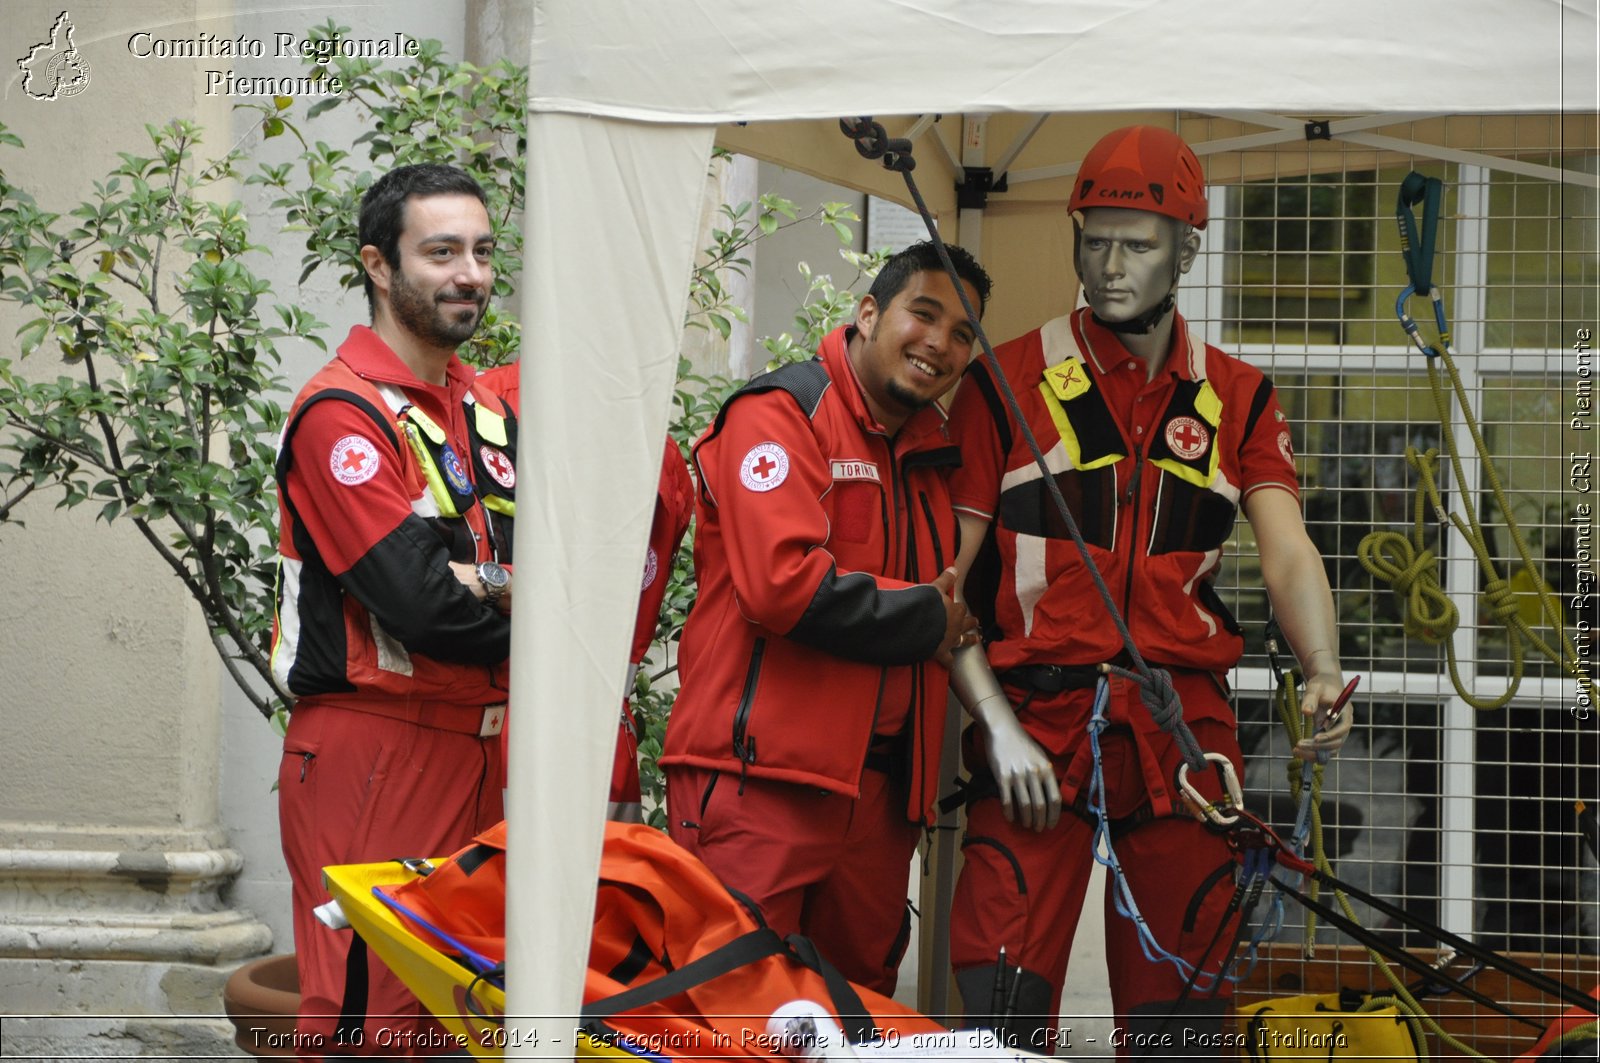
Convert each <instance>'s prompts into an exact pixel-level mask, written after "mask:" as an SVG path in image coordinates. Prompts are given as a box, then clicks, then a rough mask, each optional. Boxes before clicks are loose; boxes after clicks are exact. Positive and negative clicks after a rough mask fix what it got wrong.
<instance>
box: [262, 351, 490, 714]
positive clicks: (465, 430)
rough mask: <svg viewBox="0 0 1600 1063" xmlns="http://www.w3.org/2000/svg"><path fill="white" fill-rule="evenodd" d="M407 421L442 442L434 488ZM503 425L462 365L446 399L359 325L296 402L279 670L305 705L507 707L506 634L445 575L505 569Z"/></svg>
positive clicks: (284, 510)
mask: <svg viewBox="0 0 1600 1063" xmlns="http://www.w3.org/2000/svg"><path fill="white" fill-rule="evenodd" d="M479 404H482V415H481V416H480V415H479V409H478V406H479ZM406 407H414V410H412V411H411V412H408V413H407V417H406V420H407V421H408V422H410V423H412V424H413V425H415V424H418V423H419V420H418V418H417V417H416V414H417V413H418V412H420V413H421V414H422V415H424V417H425V418H426V420H427V421H428V422H430V423H431V424H432V425H433V426H436V427H437V428H438V429H440V430H441V432H442V442H435V441H433V440H429V441H428V443H427V444H426V445H427V446H430V447H432V452H433V453H435V454H437V457H436V458H434V459H432V460H431V461H430V462H429V464H432V465H433V466H434V479H435V482H436V484H437V489H435V488H430V486H429V483H428V475H427V470H426V467H425V465H424V462H423V461H422V460H421V459H419V458H418V456H417V454H416V453H414V450H413V447H412V446H411V445H410V444H409V443H408V442H407V439H406V434H405V433H406V429H405V426H404V425H403V424H402V421H401V418H400V417H399V416H398V415H397V414H398V411H399V410H400V409H402V408H406ZM504 413H505V407H504V406H503V405H502V403H501V402H500V400H499V399H497V398H495V397H494V396H493V395H492V394H491V393H490V392H488V391H487V390H484V389H480V388H477V387H475V386H474V374H473V371H472V370H471V369H470V368H468V367H467V366H465V365H463V364H462V363H461V362H459V361H456V360H454V359H452V360H451V362H450V365H449V368H448V379H447V382H446V384H445V385H444V386H442V387H441V386H434V385H430V384H425V383H423V382H422V381H420V380H418V379H417V378H416V376H415V374H413V373H412V372H411V370H410V369H409V368H407V366H406V365H405V364H404V363H403V362H401V361H400V359H399V358H398V357H397V356H396V355H395V354H394V352H393V351H391V350H390V349H389V347H388V346H387V345H386V344H385V343H384V342H383V341H382V340H381V339H379V338H378V336H377V334H376V333H374V332H373V331H372V330H371V329H369V328H366V327H364V326H357V327H356V328H354V329H352V330H351V331H350V335H349V337H348V338H347V339H346V340H345V342H344V344H343V345H342V346H341V347H340V348H339V352H338V356H337V357H336V358H334V359H333V360H332V361H331V362H329V363H328V364H327V365H326V366H324V367H323V368H322V369H321V370H320V371H319V372H318V373H317V375H316V376H314V377H313V378H312V379H311V381H310V382H309V383H308V384H307V385H306V386H305V388H304V389H302V390H301V392H300V394H299V395H298V396H297V397H296V398H295V402H294V405H293V406H292V407H291V409H290V411H289V419H288V426H287V427H286V428H285V430H284V441H283V443H282V444H281V445H280V449H279V457H278V498H279V522H280V533H279V553H280V555H281V560H280V566H279V579H278V610H277V616H276V623H275V625H274V630H273V646H272V664H273V672H274V674H275V675H276V676H277V678H278V680H279V682H281V683H283V684H284V685H285V686H286V687H287V689H288V690H289V691H290V692H291V693H293V694H294V695H296V696H297V697H298V698H299V699H300V704H314V701H313V700H312V699H315V698H318V697H327V698H329V699H330V700H334V701H337V702H338V703H340V704H345V705H348V704H350V703H351V702H352V701H360V700H363V699H368V698H371V699H377V700H396V699H398V700H400V701H402V702H405V703H408V704H416V703H421V702H435V703H442V704H448V705H454V706H478V705H488V704H493V703H494V702H502V701H504V700H505V699H506V678H507V672H506V655H507V653H508V652H509V649H510V632H511V624H510V621H509V620H508V619H507V618H506V617H504V616H501V615H500V613H498V612H497V611H495V610H494V609H491V608H489V607H487V606H486V605H484V604H483V603H482V602H480V601H479V600H478V599H477V598H475V597H474V596H473V594H472V593H471V591H469V590H468V589H467V588H466V587H465V586H463V585H462V584H461V582H460V581H459V580H457V579H456V577H455V576H454V575H453V574H452V572H451V570H450V568H449V562H450V561H461V562H469V563H470V562H476V561H487V560H493V559H496V558H498V559H500V560H502V561H504V560H506V559H507V558H508V557H509V553H508V551H509V549H510V526H509V522H508V521H505V520H504V519H503V516H502V515H500V514H497V515H496V517H495V519H493V520H491V519H490V516H489V513H488V512H487V510H486V506H485V504H484V502H485V500H487V499H498V500H500V501H496V502H494V503H493V504H495V505H497V506H498V507H499V508H500V509H502V510H503V509H505V508H506V507H505V506H504V505H502V504H501V502H503V500H504V498H505V497H507V496H509V494H510V492H511V490H512V489H513V488H514V486H515V482H516V469H515V462H516V450H515V442H516V436H515V419H514V418H512V417H507V416H503V414H504ZM497 437H498V438H497ZM452 506H453V507H454V508H455V510H456V511H457V513H458V514H459V515H457V516H451V515H450V514H449V512H447V507H452Z"/></svg>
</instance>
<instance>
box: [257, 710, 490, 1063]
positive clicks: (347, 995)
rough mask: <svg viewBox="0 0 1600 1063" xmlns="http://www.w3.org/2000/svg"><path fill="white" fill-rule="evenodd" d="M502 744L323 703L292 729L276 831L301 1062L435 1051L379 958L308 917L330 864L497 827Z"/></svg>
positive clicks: (424, 848)
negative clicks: (296, 978) (289, 920)
mask: <svg viewBox="0 0 1600 1063" xmlns="http://www.w3.org/2000/svg"><path fill="white" fill-rule="evenodd" d="M498 741H499V739H498V738H479V737H477V736H476V735H466V734H457V733H454V732H450V731H439V730H433V729H430V728H424V727H418V726H416V725H414V724H410V723H405V722H402V721H399V720H391V719H387V718H385V717H381V716H374V715H372V714H370V713H364V712H357V711H352V710H348V709H341V708H337V707H334V706H330V705H327V704H325V703H319V704H318V705H316V706H315V707H305V708H301V709H298V710H296V711H295V713H294V714H293V716H292V717H291V718H290V721H289V733H288V735H287V736H286V737H285V738H284V742H283V762H282V764H281V765H280V766H279V769H278V824H279V828H280V832H281V834H282V837H283V855H284V859H285V860H286V861H287V862H288V865H289V877H290V879H291V880H292V883H293V887H294V893H293V907H294V946H295V955H296V957H297V963H298V967H299V972H300V1018H299V1023H298V1026H297V1028H296V1036H297V1048H298V1049H299V1052H300V1058H301V1059H306V1060H318V1059H321V1058H322V1056H323V1055H325V1054H326V1055H381V1056H406V1055H411V1054H413V1050H416V1054H418V1055H428V1054H433V1053H436V1052H437V1048H431V1049H429V1048H427V1046H428V1044H429V1040H428V1035H429V1032H430V1031H434V1024H433V1019H432V1018H431V1017H430V1016H429V1015H428V1014H427V1012H425V1011H424V1010H423V1009H422V1006H421V1005H420V1004H419V1003H418V1002H417V999H416V997H414V996H413V995H412V994H411V992H410V990H408V989H406V987H405V985H404V984H403V983H402V982H401V981H400V980H399V979H398V978H396V977H395V976H394V974H393V973H391V972H390V970H389V968H388V967H386V966H385V965H384V964H383V963H382V962H381V961H380V960H378V958H377V957H376V956H375V955H371V954H367V955H365V957H364V962H363V956H362V955H361V953H362V951H364V946H362V945H361V944H360V943H359V941H358V939H357V938H356V936H355V934H354V932H353V931H350V930H330V929H328V928H327V927H326V926H324V925H323V924H322V923H320V922H319V921H318V920H317V919H316V917H315V916H314V915H313V914H312V910H313V909H315V908H316V907H317V906H318V905H320V904H323V903H325V902H327V901H328V900H329V896H328V892H327V890H325V889H324V888H323V886H322V869H323V867H324V866H326V865H329V864H357V863H371V862H375V861H380V860H391V859H394V858H396V857H408V856H421V857H431V856H444V855H448V854H450V853H452V852H455V851H456V850H457V849H459V848H461V847H462V846H463V845H466V844H467V843H468V842H469V841H470V840H471V839H472V836H473V835H474V834H476V833H478V832H479V831H481V830H484V829H485V828H487V827H490V826H492V825H494V824H495V823H497V822H499V821H500V820H501V819H503V818H504V813H503V811H502V807H501V790H502V788H503V787H504V786H505V773H504V771H503V769H502V766H501V758H500V751H499V749H498V748H497V743H498ZM341 1031H342V1038H341V1036H340V1032H341ZM341 1040H342V1041H343V1042H344V1043H343V1044H340V1043H339V1042H340V1041H341ZM434 1043H435V1044H436V1043H437V1041H436V1040H435V1042H434Z"/></svg>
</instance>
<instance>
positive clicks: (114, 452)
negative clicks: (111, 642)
mask: <svg viewBox="0 0 1600 1063" xmlns="http://www.w3.org/2000/svg"><path fill="white" fill-rule="evenodd" d="M145 133H146V136H147V137H148V139H149V150H148V152H147V153H142V154H135V153H131V152H124V153H122V154H121V158H122V163H121V165H119V166H117V167H116V168H115V169H114V170H112V171H111V173H110V174H108V175H107V176H106V178H105V179H104V180H103V181H97V182H95V185H94V190H95V191H94V195H93V196H92V197H91V198H89V199H88V200H86V201H84V202H83V203H80V204H78V205H76V206H73V207H70V208H68V209H67V210H66V211H65V212H63V213H56V212H54V211H52V210H48V209H46V208H44V207H42V206H41V205H40V204H39V203H37V202H36V201H35V200H34V198H33V197H32V196H30V195H29V194H28V193H27V192H25V191H24V190H22V189H21V188H18V187H17V186H15V185H12V184H10V183H8V182H7V181H6V180H5V178H4V176H3V174H4V170H3V169H0V299H4V300H5V301H7V302H11V303H16V304H19V305H20V306H22V307H24V308H25V311H26V314H27V315H31V316H29V319H28V320H27V321H26V322H25V323H24V324H23V326H22V327H21V329H20V330H19V331H18V333H17V339H18V343H17V355H16V357H15V358H13V357H10V356H0V522H4V521H7V520H10V521H17V520H18V516H19V513H18V509H17V507H18V505H19V504H20V503H21V502H22V501H23V500H24V499H26V498H28V497H29V496H31V495H34V494H35V493H51V492H54V493H56V494H57V495H58V501H57V506H58V507H65V508H69V509H70V508H75V507H77V506H81V505H83V504H85V503H89V504H92V505H96V506H98V507H99V511H98V514H97V516H98V519H100V520H104V521H106V522H107V523H110V522H112V521H118V520H121V521H127V522H129V523H131V524H132V525H133V527H134V528H135V529H137V531H138V532H139V534H140V535H141V536H142V537H143V539H144V540H145V542H146V543H148V544H149V546H150V548H151V550H152V551H154V553H155V554H156V556H157V557H159V558H160V559H161V561H162V562H163V563H164V564H165V565H167V567H168V568H169V569H171V571H172V572H173V573H174V575H176V576H177V577H178V578H179V579H180V580H181V581H182V582H183V585H184V587H185V588H186V589H187V590H188V592H189V594H190V595H191V596H192V597H193V598H194V599H195V600H196V601H197V602H199V603H200V606H201V607H202V609H203V610H204V611H205V616H206V620H207V621H208V625H209V628H210V632H211V639H212V642H213V644H214V645H215V646H216V649H217V652H218V653H219V654H220V655H221V658H222V661H223V663H224V665H225V666H226V668H227V670H228V672H229V674H230V675H231V676H232V678H233V679H234V681H235V682H236V683H237V684H238V686H239V688H240V689H241V690H243V691H244V693H245V695H246V696H247V697H248V698H249V699H250V701H251V703H252V704H254V705H255V707H256V708H257V709H259V710H260V711H261V712H262V713H264V714H269V715H270V714H271V713H272V712H273V711H274V710H275V709H276V708H279V707H280V706H281V704H282V700H281V699H282V691H279V690H277V689H276V688H275V687H274V685H273V682H272V675H271V668H270V665H269V662H268V657H267V640H268V638H269V636H270V629H271V620H272V572H273V558H274V553H273V546H272V540H271V537H270V530H271V528H272V525H273V519H274V510H275V506H274V505H273V499H272V490H271V483H270V480H271V475H272V461H273V451H272V448H273V440H274V438H275V435H276V433H277V431H278V430H279V429H281V428H282V425H283V409H282V407H281V406H280V405H279V404H278V402H277V399H276V396H277V395H278V394H279V393H280V392H281V380H280V379H279V377H278V375H277V368H278V361H279V359H278V353H277V348H276V344H277V342H278V341H280V340H283V339H286V338H288V337H298V338H303V339H307V340H309V341H311V342H312V343H315V344H317V345H319V346H321V345H322V340H321V339H320V338H319V337H318V335H317V331H318V330H319V329H320V328H322V323H321V322H319V321H317V320H316V319H315V318H313V317H312V316H310V315H309V314H307V313H305V312H304V311H303V310H301V309H300V308H299V307H297V306H295V305H293V304H291V303H286V302H281V301H276V300H274V299H273V298H272V295H271V292H270V291H269V289H268V286H267V284H266V282H265V281H263V280H262V279H261V278H260V277H258V276H257V275H256V274H255V273H254V272H253V271H252V270H251V268H250V266H249V264H248V259H249V255H250V253H251V252H255V251H260V250H262V248H260V247H259V246H258V245H257V244H255V243H254V242H253V241H252V238H251V233H250V224H249V221H248V219H247V218H246V216H245V214H244V209H243V207H242V205H241V204H240V203H239V202H238V201H237V200H235V199H231V198H228V197H227V194H226V193H227V191H228V190H229V188H230V182H231V181H232V180H233V179H234V177H235V176H236V171H237V168H238V167H239V165H240V164H241V163H242V161H243V158H244V152H243V148H242V146H241V145H238V144H236V145H234V146H233V147H232V148H231V149H229V150H227V151H225V152H223V153H222V154H221V155H219V156H217V157H216V158H214V159H212V160H210V161H209V162H208V161H206V160H205V159H204V158H203V157H202V156H201V154H200V146H201V139H200V130H199V128H198V127H197V126H195V125H194V124H193V123H190V122H183V121H174V122H170V123H168V124H166V125H162V126H153V125H152V126H146V127H145ZM0 147H4V148H13V149H18V150H21V149H22V147H23V144H22V141H21V140H20V139H19V138H18V137H16V136H15V135H14V134H11V133H9V132H7V131H5V129H4V127H0ZM52 357H54V358H56V359H58V360H59V362H60V363H61V364H62V366H63V369H64V371H62V372H59V373H57V374H55V375H54V376H49V375H47V374H43V373H40V372H38V371H37V370H36V369H34V367H32V366H30V367H29V369H30V370H32V371H30V372H24V371H23V366H22V365H21V362H22V361H23V360H25V359H30V358H31V359H34V360H35V361H36V362H42V361H44V360H45V359H49V358H52Z"/></svg>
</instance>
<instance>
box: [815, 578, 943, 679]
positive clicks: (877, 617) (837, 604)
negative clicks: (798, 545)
mask: <svg viewBox="0 0 1600 1063" xmlns="http://www.w3.org/2000/svg"><path fill="white" fill-rule="evenodd" d="M939 599H940V595H939V592H938V591H937V590H935V589H934V588H933V587H931V586H928V585H927V584H920V585H918V586H915V587H905V588H901V589H898V590H883V589H881V588H879V587H878V584H877V582H876V581H875V580H874V579H873V578H872V577H871V576H868V575H866V574H865V573H861V572H850V573H846V574H845V575H843V576H841V575H839V572H838V569H837V568H830V569H829V570H828V575H827V577H826V578H824V579H823V581H822V583H821V584H820V585H819V586H818V587H817V593H816V594H815V595H813V596H812V598H811V604H810V605H808V606H806V611H805V612H804V613H802V614H801V616H800V620H799V622H798V623H796V624H795V626H794V629H793V630H791V631H790V632H789V633H788V636H789V638H792V639H794V640H795V641H796V642H799V643H801V644H803V645H806V646H810V647H811V648H812V649H816V650H821V651H822V652H824V653H831V654H833V655H834V656H835V657H843V658H844V659H845V660H848V661H860V662H862V663H864V664H881V665H904V664H916V663H918V662H919V661H926V660H928V659H929V658H931V657H932V656H933V655H934V653H935V652H937V651H938V649H939V643H941V642H943V641H944V604H943V603H942V602H941V601H940V600H939Z"/></svg>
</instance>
